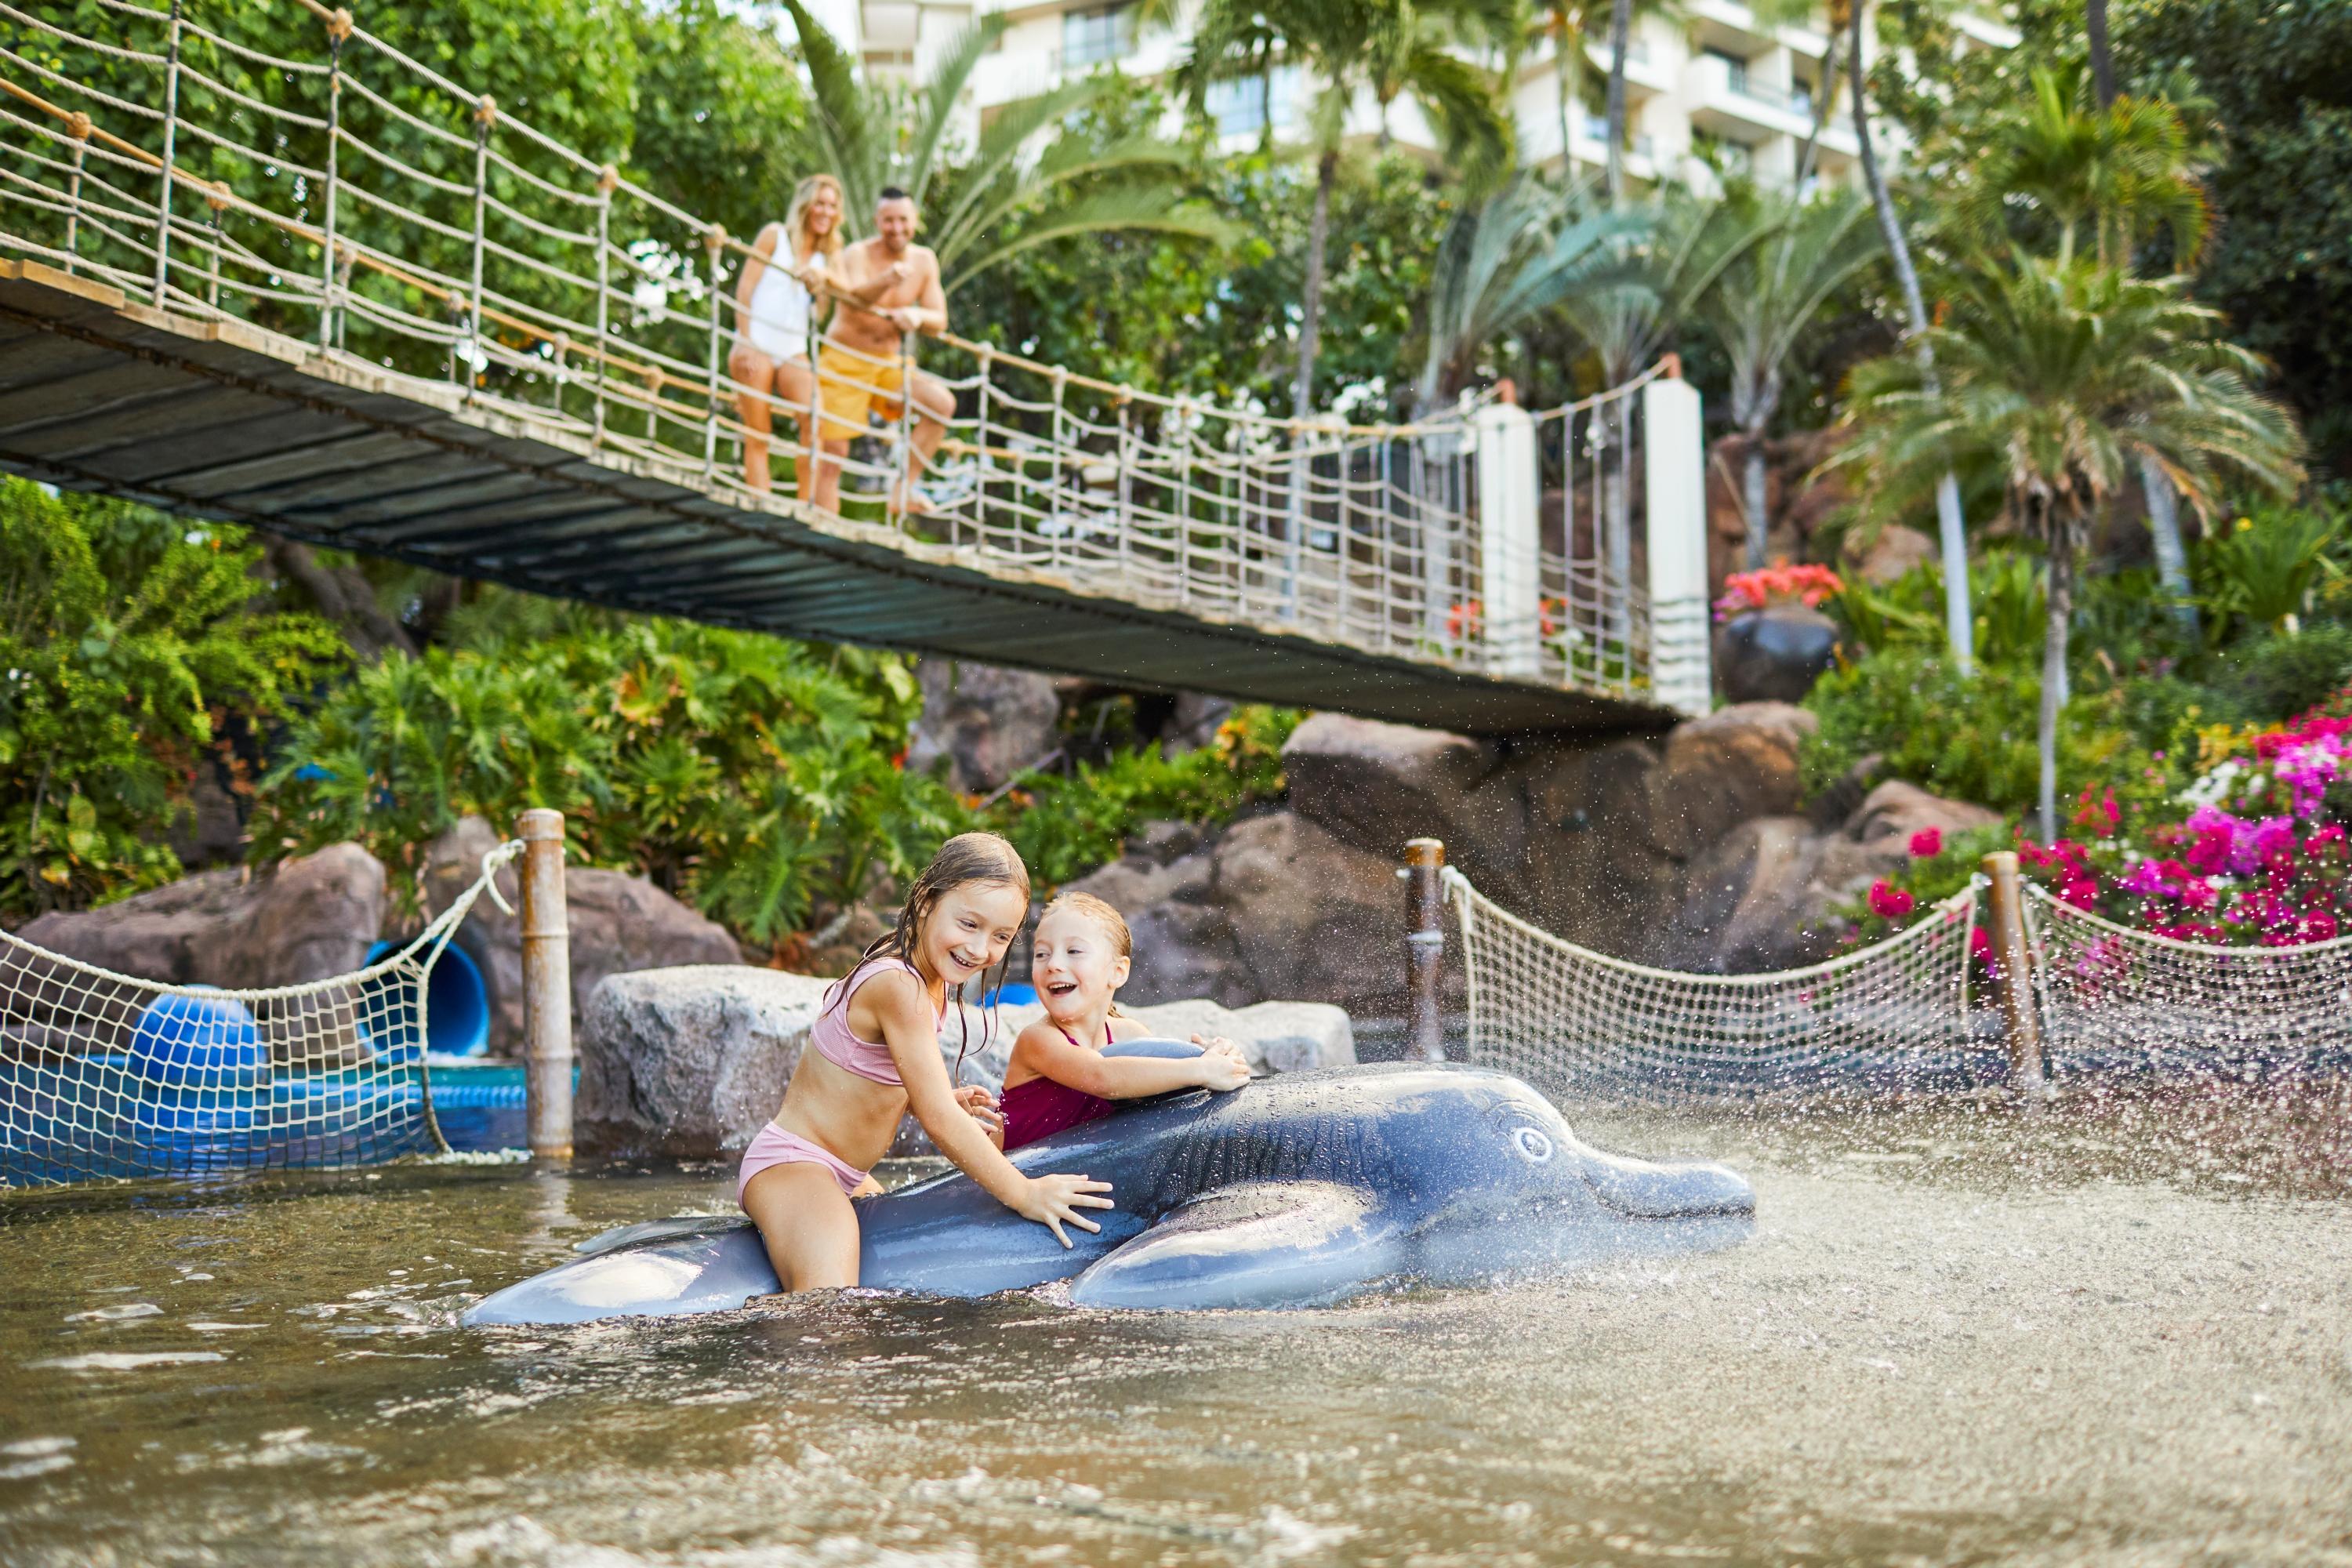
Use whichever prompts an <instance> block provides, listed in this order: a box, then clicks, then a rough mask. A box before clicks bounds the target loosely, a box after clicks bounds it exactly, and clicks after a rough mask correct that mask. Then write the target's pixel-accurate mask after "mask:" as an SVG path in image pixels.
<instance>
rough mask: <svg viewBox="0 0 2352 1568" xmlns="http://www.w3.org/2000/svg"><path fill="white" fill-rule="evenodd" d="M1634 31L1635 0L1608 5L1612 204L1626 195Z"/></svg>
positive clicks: (1609, 184)
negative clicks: (1628, 64) (1628, 70)
mask: <svg viewBox="0 0 2352 1568" xmlns="http://www.w3.org/2000/svg"><path fill="white" fill-rule="evenodd" d="M1632 38H1633V0H1611V4H1610V6H1609V146H1608V149H1607V152H1608V157H1609V161H1608V163H1606V164H1604V165H1603V168H1604V170H1605V171H1606V173H1605V175H1604V180H1605V185H1604V188H1605V189H1606V190H1607V191H1608V193H1609V205H1611V206H1612V207H1613V206H1616V205H1619V204H1620V203H1622V201H1623V200H1624V199H1625V49H1626V47H1627V45H1628V44H1629V43H1631V41H1632Z"/></svg>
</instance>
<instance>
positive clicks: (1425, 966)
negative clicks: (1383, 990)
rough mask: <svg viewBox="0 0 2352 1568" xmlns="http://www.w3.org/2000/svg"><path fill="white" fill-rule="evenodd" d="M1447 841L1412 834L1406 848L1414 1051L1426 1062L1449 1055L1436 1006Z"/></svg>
mask: <svg viewBox="0 0 2352 1568" xmlns="http://www.w3.org/2000/svg"><path fill="white" fill-rule="evenodd" d="M1444 869H1445V846H1444V843H1443V842H1442V841H1440V840H1438V839H1435V838H1413V839H1409V840H1407V841H1406V843H1405V847H1404V911H1405V937H1404V955H1405V975H1406V980H1405V984H1406V989H1407V991H1408V992H1409V994H1410V995H1411V998H1412V1049H1413V1054H1414V1055H1415V1056H1417V1057H1419V1058H1421V1059H1422V1060H1423V1061H1425V1062H1442V1061H1444V1059H1445V1033H1444V1018H1443V1016H1442V1015H1441V1013H1440V1011H1439V1007H1438V986H1437V982H1438V976H1439V974H1440V973H1442V972H1443V970H1444V965H1445V886H1444V879H1443V876H1442V873H1443V872H1444Z"/></svg>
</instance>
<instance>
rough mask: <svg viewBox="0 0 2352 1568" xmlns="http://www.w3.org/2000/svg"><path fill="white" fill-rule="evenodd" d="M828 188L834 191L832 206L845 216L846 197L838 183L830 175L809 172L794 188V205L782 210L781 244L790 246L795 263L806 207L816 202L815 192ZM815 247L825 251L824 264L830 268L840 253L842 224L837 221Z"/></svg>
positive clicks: (805, 220)
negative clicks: (782, 230) (782, 229)
mask: <svg viewBox="0 0 2352 1568" xmlns="http://www.w3.org/2000/svg"><path fill="white" fill-rule="evenodd" d="M828 190H829V191H831V192H832V193H833V205H835V206H836V207H839V208H841V209H842V210H843V214H844V216H847V212H848V207H849V197H848V195H846V194H845V192H844V191H843V190H842V188H841V182H840V181H839V180H836V179H835V178H834V177H833V176H832V175H831V174H811V175H810V176H809V177H808V178H807V179H805V180H803V181H802V182H801V183H800V184H797V185H795V186H793V204H792V205H791V206H789V207H786V208H785V209H784V243H785V244H787V245H789V246H791V247H792V257H791V259H792V260H793V261H794V262H797V261H799V260H800V258H801V240H802V238H803V230H804V229H805V228H807V226H808V210H809V208H810V207H811V206H812V205H814V204H815V202H816V194H817V192H819V191H828ZM815 248H816V249H818V250H822V251H823V252H824V260H825V265H826V266H827V267H831V266H832V265H833V259H834V258H835V257H837V256H839V255H840V254H841V224H840V223H839V221H838V220H836V221H835V224H834V226H833V232H832V233H830V234H828V235H826V236H825V237H824V238H823V239H821V240H819V241H817V242H816V246H815Z"/></svg>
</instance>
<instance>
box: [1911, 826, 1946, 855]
mask: <svg viewBox="0 0 2352 1568" xmlns="http://www.w3.org/2000/svg"><path fill="white" fill-rule="evenodd" d="M1943 852H1944V830H1943V829H1942V828H1940V827H1923V828H1921V829H1920V830H1919V831H1918V832H1916V833H1915V834H1913V835H1912V836H1911V858H1913V859H1915V860H1932V859H1934V858H1936V857H1937V856H1938V855H1941V854H1942V853H1943Z"/></svg>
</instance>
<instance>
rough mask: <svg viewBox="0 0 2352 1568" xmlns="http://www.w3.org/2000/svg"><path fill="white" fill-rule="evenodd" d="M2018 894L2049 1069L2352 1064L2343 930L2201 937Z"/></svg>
mask: <svg viewBox="0 0 2352 1568" xmlns="http://www.w3.org/2000/svg"><path fill="white" fill-rule="evenodd" d="M2025 891H2026V899H2025V921H2026V931H2027V936H2028V939H2029V941H2030V942H2031V943H2032V951H2033V973H2034V989H2035V992H2036V994H2037V997H2038V1000H2039V1002H2040V1005H2041V1010H2042V1039H2043V1049H2044V1052H2045V1053H2046V1055H2047V1056H2048V1058H2049V1062H2050V1069H2051V1072H2052V1074H2053V1076H2055V1077H2060V1078H2066V1077H2075V1078H2080V1077H2084V1076H2088V1075H2093V1074H2102V1075H2126V1076H2128V1075H2132V1074H2141V1073H2160V1074H2167V1075H2188V1076H2201V1077H2218V1078H2231V1079H2239V1078H2246V1077H2264V1076H2268V1075H2271V1074H2273V1073H2279V1072H2294V1071H2299V1070H2309V1069H2315V1068H2329V1067H2341V1066H2343V1065H2344V1064H2346V1063H2347V1061H2352V937H2338V938H2336V940H2334V941H2332V942H2311V943H2307V944H2301V945H2296V946H2291V947H2220V946H2207V945H2204V944H2200V943H2192V942H2177V941H2175V940H2173V939H2171V938H2169V937H2162V936H2156V935H2152V934H2150V933H2149V932H2147V931H2132V930H2130V929H2128V928H2126V927H2124V926H2119V925H2116V923H2114V922H2113V921H2107V920H2104V919H2102V918H2100V917H2099V916H2097V915H2095V914H2092V913H2090V912H2089V911H2087V910H2078V909H2075V908H2074V906H2072V905H2070V904H2067V903H2064V902H2062V901H2061V900H2058V899H2056V898H2054V897H2053V896H2052V895H2051V893H2050V891H2049V890H2048V889H2045V888H2041V887H2038V886H2035V885H2033V884H2032V883H2028V884H2027V885H2026V889H2025Z"/></svg>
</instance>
